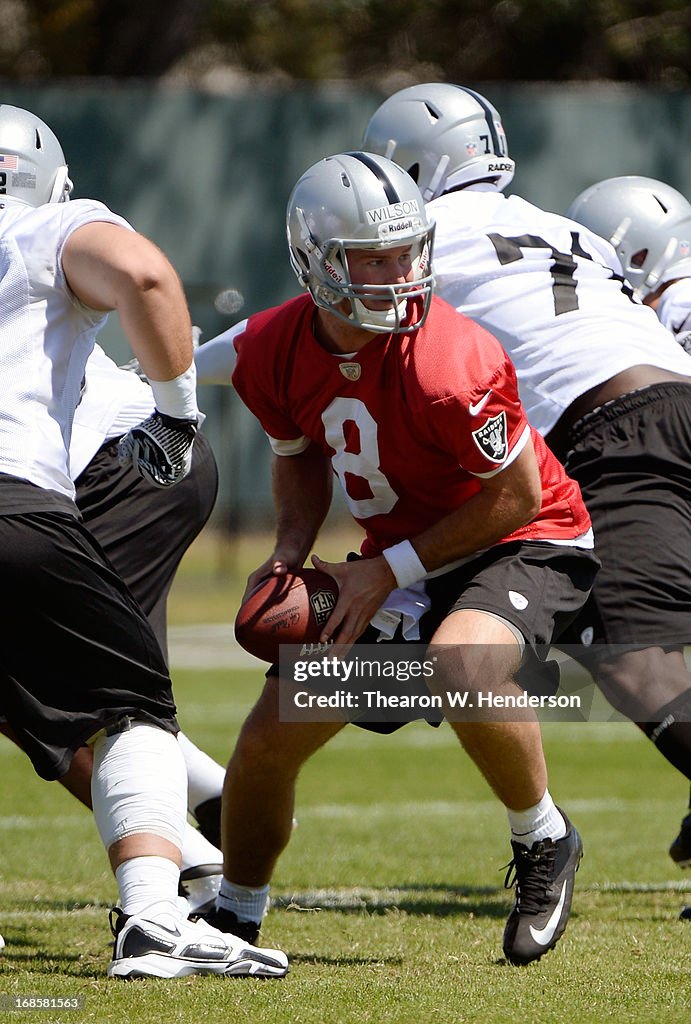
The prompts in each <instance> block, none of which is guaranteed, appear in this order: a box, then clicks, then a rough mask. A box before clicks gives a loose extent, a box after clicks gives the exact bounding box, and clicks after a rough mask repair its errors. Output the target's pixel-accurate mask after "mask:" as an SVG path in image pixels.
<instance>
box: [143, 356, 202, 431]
mask: <svg viewBox="0 0 691 1024" xmlns="http://www.w3.org/2000/svg"><path fill="white" fill-rule="evenodd" d="M149 384H150V385H151V390H152V391H153V395H154V402H155V403H156V408H157V409H158V411H159V412H162V413H163V414H164V416H174V417H175V419H177V420H196V419H197V418H198V416H199V409H198V408H197V368H196V366H195V365H194V363H191V364H190V366H189V367H188V368H187V369H186V370H185V372H184V373H181V374H180V376H179V377H174V378H173V380H151V378H149Z"/></svg>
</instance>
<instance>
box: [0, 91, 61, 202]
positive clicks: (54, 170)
mask: <svg viewBox="0 0 691 1024" xmlns="http://www.w3.org/2000/svg"><path fill="white" fill-rule="evenodd" d="M71 191H72V182H71V181H70V179H69V177H68V176H67V164H66V162H65V156H64V153H63V152H62V147H61V145H60V143H59V142H58V140H57V138H56V137H55V135H54V133H53V132H52V131H51V129H50V128H49V127H48V125H47V124H45V123H44V122H43V121H42V120H41V119H40V117H36V115H35V114H32V113H31V112H30V111H28V110H22V108H21V107H12V106H10V105H9V104H8V103H1V104H0V200H1V199H2V196H3V195H8V196H12V197H13V198H15V199H21V201H22V202H23V203H27V205H29V206H43V204H44V203H63V202H65V200H66V199H69V195H70V192H71Z"/></svg>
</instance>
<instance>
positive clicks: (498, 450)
mask: <svg viewBox="0 0 691 1024" xmlns="http://www.w3.org/2000/svg"><path fill="white" fill-rule="evenodd" d="M473 441H474V442H475V444H476V445H477V446H478V448H479V449H480V451H481V452H482V454H483V455H486V456H487V458H488V459H491V460H492V462H503V461H504V459H505V458H506V456H507V454H508V451H509V444H508V440H507V436H506V413H505V412H500V413H499V415H498V416H493V417H492V418H491V419H489V420H487V422H486V423H484V424H483V425H482V426H481V427H480V429H479V430H474V431H473Z"/></svg>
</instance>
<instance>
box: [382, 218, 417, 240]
mask: <svg viewBox="0 0 691 1024" xmlns="http://www.w3.org/2000/svg"><path fill="white" fill-rule="evenodd" d="M421 228H422V221H421V220H420V218H419V217H407V218H406V219H405V220H390V221H388V223H386V224H380V225H379V227H378V229H377V234H378V235H379V237H380V238H391V236H392V235H402V234H406V235H409V234H411V233H412V232H415V231H419V230H420V229H421Z"/></svg>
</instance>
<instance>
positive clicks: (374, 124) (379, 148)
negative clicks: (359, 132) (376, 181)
mask: <svg viewBox="0 0 691 1024" xmlns="http://www.w3.org/2000/svg"><path fill="white" fill-rule="evenodd" d="M362 146H363V149H367V150H369V151H370V152H371V153H381V154H382V155H383V156H386V157H388V158H389V159H390V160H395V161H396V163H397V164H399V165H400V166H401V167H403V168H404V169H405V170H406V171H407V172H408V174H410V176H411V177H412V178H413V179H414V180H415V181H416V182H417V184H418V186H419V188H420V191H421V192H422V196H423V198H424V200H425V202H430V201H431V200H432V199H436V197H437V196H439V195H441V193H442V192H448V191H449V190H450V189H454V188H459V187H462V186H464V185H470V184H472V183H474V182H478V181H491V182H493V183H494V184H495V185H496V186H497V188H498V189H504V188H506V186H507V185H508V184H509V182H510V181H511V179H512V178H513V175H514V170H515V164H514V162H513V160H511V159H510V158H509V155H508V149H507V146H506V135H505V133H504V126H503V125H502V122H501V117H500V115H499V112H498V111H497V110H496V109H495V108H494V107H493V106H492V104H491V103H490V102H489V101H488V100H486V99H485V98H484V96H481V95H480V93H478V92H473V90H472V89H466V88H465V86H462V85H447V84H445V83H441V82H431V83H428V84H427V85H412V86H410V87H409V88H408V89H401V90H400V91H399V92H395V93H394V94H393V96H389V98H388V99H387V100H385V101H384V102H383V103H382V105H381V106H380V107H379V108H378V109H377V110H376V111H375V112H374V114H373V115H372V118H371V119H370V122H369V124H368V125H367V128H366V129H365V135H364V138H363V142H362Z"/></svg>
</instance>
